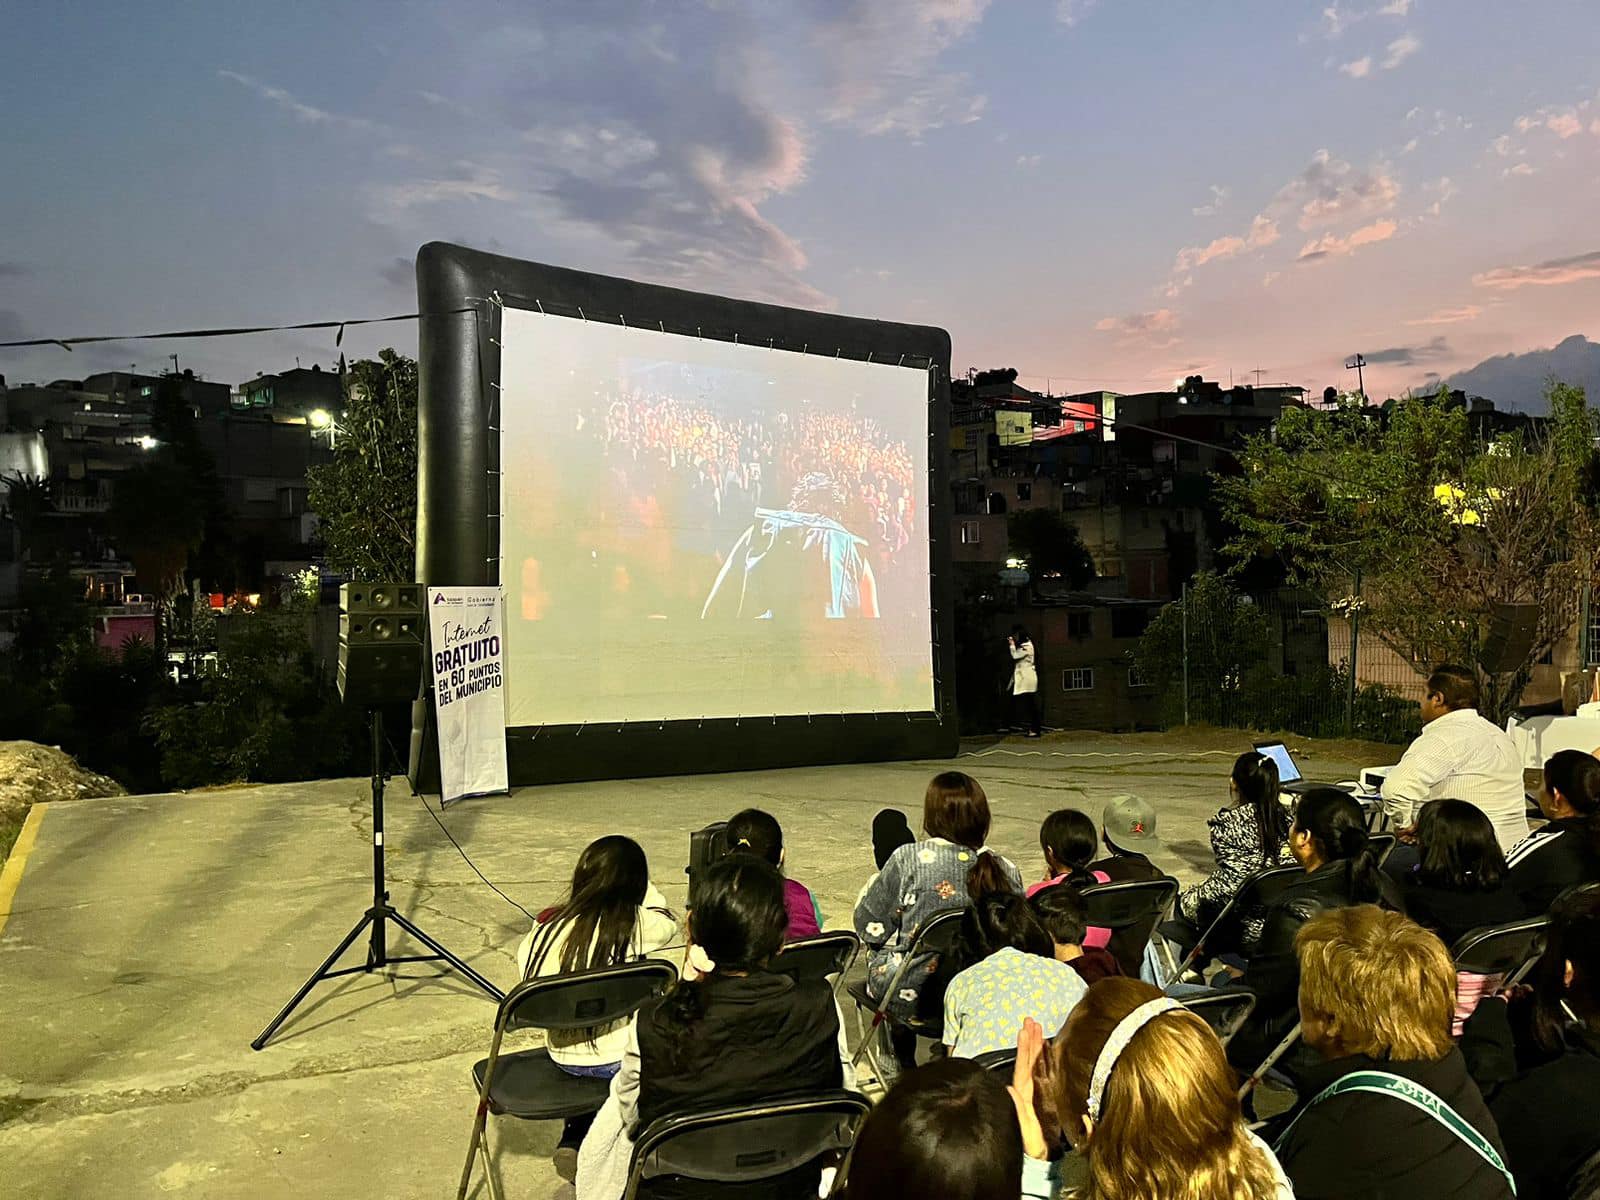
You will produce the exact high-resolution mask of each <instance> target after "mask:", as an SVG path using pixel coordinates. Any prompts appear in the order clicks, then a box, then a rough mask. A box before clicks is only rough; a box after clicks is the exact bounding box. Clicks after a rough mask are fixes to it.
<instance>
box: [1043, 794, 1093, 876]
mask: <svg viewBox="0 0 1600 1200" xmlns="http://www.w3.org/2000/svg"><path fill="white" fill-rule="evenodd" d="M1099 846H1100V839H1099V836H1098V835H1097V834H1096V833H1095V830H1094V819H1093V818H1092V817H1090V816H1089V815H1088V814H1087V813H1081V812H1079V811H1078V810H1077V809H1075V808H1058V809H1056V811H1055V812H1053V813H1051V814H1050V815H1049V816H1048V817H1046V818H1045V819H1044V824H1042V825H1040V826H1039V847H1040V848H1041V849H1042V850H1043V851H1044V861H1045V865H1046V866H1048V867H1049V868H1050V873H1051V874H1052V875H1062V874H1065V873H1068V872H1071V871H1081V870H1082V869H1083V868H1085V867H1087V866H1088V865H1089V864H1090V863H1091V862H1093V861H1094V856H1095V852H1096V850H1098V849H1099Z"/></svg>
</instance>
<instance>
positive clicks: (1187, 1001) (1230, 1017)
mask: <svg viewBox="0 0 1600 1200" xmlns="http://www.w3.org/2000/svg"><path fill="white" fill-rule="evenodd" d="M1179 1003H1181V1004H1182V1005H1183V1006H1184V1007H1185V1008H1187V1009H1188V1010H1189V1011H1190V1012H1192V1013H1194V1015H1195V1016H1197V1017H1200V1018H1201V1019H1202V1020H1204V1021H1205V1023H1206V1024H1207V1025H1209V1026H1211V1028H1212V1030H1213V1031H1214V1032H1215V1033H1216V1035H1217V1037H1218V1039H1220V1040H1221V1042H1222V1044H1223V1045H1224V1046H1226V1045H1227V1044H1228V1043H1229V1042H1231V1041H1232V1040H1233V1035H1234V1034H1236V1033H1238V1032H1239V1030H1241V1029H1243V1028H1244V1023H1245V1022H1246V1021H1248V1020H1249V1019H1250V1014H1251V1013H1252V1012H1254V1011H1255V1007H1256V997H1255V993H1254V992H1245V991H1238V992H1213V993H1212V994H1211V995H1209V996H1184V997H1182V998H1181V999H1180V1001H1179Z"/></svg>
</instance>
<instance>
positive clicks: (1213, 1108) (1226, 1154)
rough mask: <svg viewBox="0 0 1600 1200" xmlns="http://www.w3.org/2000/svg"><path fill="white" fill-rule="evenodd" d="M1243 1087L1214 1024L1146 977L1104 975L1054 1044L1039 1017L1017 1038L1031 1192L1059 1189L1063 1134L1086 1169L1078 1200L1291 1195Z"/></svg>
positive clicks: (1025, 1189) (1281, 1199)
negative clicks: (1250, 1124)
mask: <svg viewBox="0 0 1600 1200" xmlns="http://www.w3.org/2000/svg"><path fill="white" fill-rule="evenodd" d="M1041 1060H1042V1061H1041ZM1236 1087H1237V1084H1236V1083H1235V1081H1234V1076H1233V1071H1232V1070H1231V1069H1230V1068H1229V1066H1228V1060H1227V1056H1226V1055H1225V1054H1224V1053H1223V1049H1222V1043H1221V1042H1219V1041H1218V1040H1217V1035H1216V1034H1215V1033H1214V1032H1212V1030H1211V1027H1210V1026H1209V1025H1207V1024H1206V1023H1205V1021H1203V1020H1202V1019H1201V1018H1199V1017H1198V1016H1196V1015H1195V1014H1194V1013H1191V1012H1189V1011H1188V1010H1186V1009H1185V1008H1184V1007H1183V1006H1182V1005H1180V1004H1179V1003H1178V1002H1177V1001H1176V1000H1171V999H1168V998H1167V997H1165V996H1163V995H1162V994H1161V992H1160V990H1159V989H1157V988H1155V987H1153V986H1151V985H1150V984H1148V983H1143V982H1141V981H1139V980H1137V979H1102V980H1100V981H1099V982H1097V983H1095V984H1094V985H1093V986H1091V987H1090V988H1089V992H1088V994H1087V995H1086V996H1085V997H1084V998H1083V1000H1082V1001H1081V1002H1080V1003H1079V1004H1078V1006H1077V1007H1076V1008H1074V1009H1073V1010H1072V1015H1071V1016H1070V1017H1068V1018H1067V1023H1066V1027H1065V1028H1064V1029H1062V1031H1061V1033H1060V1035H1059V1036H1058V1037H1056V1038H1055V1039H1054V1041H1052V1042H1051V1043H1049V1044H1048V1045H1047V1044H1046V1043H1045V1040H1044V1031H1043V1030H1042V1029H1040V1027H1039V1026H1038V1025H1037V1024H1035V1023H1034V1022H1033V1021H1028V1022H1026V1023H1025V1024H1024V1026H1023V1029H1022V1033H1021V1036H1020V1037H1019V1038H1018V1040H1017V1061H1016V1066H1015V1069H1014V1073H1013V1075H1012V1084H1011V1094H1012V1100H1013V1103H1014V1106H1015V1108H1016V1110H1017V1122H1018V1124H1019V1125H1020V1126H1021V1130H1022V1146H1023V1151H1024V1154H1025V1156H1026V1157H1025V1158H1024V1159H1023V1170H1022V1194H1023V1196H1024V1197H1040V1198H1044V1197H1050V1196H1054V1195H1056V1194H1057V1193H1058V1191H1059V1185H1058V1184H1057V1182H1056V1181H1055V1180H1054V1179H1053V1178H1052V1177H1051V1175H1052V1168H1051V1164H1050V1161H1049V1159H1050V1157H1051V1144H1052V1142H1056V1143H1057V1144H1058V1145H1059V1143H1060V1142H1061V1141H1065V1142H1066V1143H1067V1144H1069V1145H1070V1146H1071V1147H1072V1148H1073V1149H1075V1150H1077V1151H1078V1153H1079V1154H1080V1155H1081V1156H1082V1157H1083V1159H1084V1160H1085V1163H1086V1165H1087V1167H1088V1178H1087V1179H1086V1180H1085V1182H1084V1184H1083V1185H1082V1187H1080V1188H1079V1189H1077V1190H1076V1191H1074V1192H1072V1193H1071V1195H1073V1196H1074V1197H1076V1198H1077V1200H1158V1198H1159V1200H1293V1192H1292V1191H1291V1190H1290V1187H1289V1181H1288V1180H1287V1178H1285V1176H1284V1173H1283V1169H1282V1168H1281V1167H1279V1166H1278V1162H1277V1159H1276V1158H1274V1157H1273V1154H1272V1151H1271V1150H1269V1149H1268V1148H1267V1146H1266V1144H1265V1143H1264V1142H1262V1141H1261V1140H1260V1139H1259V1138H1257V1137H1256V1136H1255V1135H1254V1134H1253V1133H1251V1132H1250V1131H1249V1130H1248V1129H1247V1128H1246V1127H1245V1121H1244V1114H1243V1112H1242V1111H1241V1109H1240V1107H1239V1100H1238V1097H1237V1095H1236V1094H1235V1088H1236ZM1036 1093H1037V1094H1036ZM1041 1116H1043V1118H1044V1119H1043V1120H1042V1121H1041V1119H1040V1118H1041Z"/></svg>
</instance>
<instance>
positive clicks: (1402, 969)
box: [1276, 904, 1513, 1200]
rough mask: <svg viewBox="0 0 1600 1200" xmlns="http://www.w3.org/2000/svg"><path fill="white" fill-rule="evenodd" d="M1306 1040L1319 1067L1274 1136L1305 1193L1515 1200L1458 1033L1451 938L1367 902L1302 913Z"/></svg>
mask: <svg viewBox="0 0 1600 1200" xmlns="http://www.w3.org/2000/svg"><path fill="white" fill-rule="evenodd" d="M1295 945H1296V948H1297V949H1298V951H1299V954H1300V1028H1301V1036H1302V1037H1303V1038H1304V1040H1305V1043H1306V1045H1307V1046H1309V1047H1310V1048H1311V1049H1312V1050H1314V1051H1316V1053H1317V1054H1318V1056H1319V1057H1320V1058H1321V1060H1322V1061H1321V1062H1320V1063H1319V1064H1318V1065H1316V1066H1314V1067H1310V1068H1307V1069H1306V1070H1305V1071H1304V1073H1303V1075H1302V1077H1301V1079H1300V1080H1299V1082H1300V1083H1301V1085H1302V1086H1301V1087H1300V1088H1299V1089H1298V1090H1299V1092H1300V1095H1301V1096H1302V1097H1303V1098H1305V1102H1304V1104H1303V1105H1302V1106H1301V1107H1300V1109H1299V1111H1298V1112H1297V1113H1296V1114H1295V1115H1294V1116H1293V1117H1292V1118H1291V1120H1290V1122H1289V1125H1288V1128H1287V1129H1285V1130H1284V1132H1283V1134H1282V1135H1281V1136H1280V1137H1279V1138H1278V1140H1277V1142H1276V1147H1277V1151H1278V1158H1279V1160H1280V1161H1281V1162H1282V1163H1283V1167H1284V1170H1286V1171H1287V1172H1288V1173H1289V1178H1290V1179H1291V1180H1293V1181H1294V1193H1295V1195H1296V1196H1297V1197H1298V1198H1299V1200H1319V1198H1321V1197H1326V1198H1327V1200H1361V1198H1368V1200H1379V1198H1388V1197H1397V1196H1404V1197H1406V1200H1510V1197H1511V1196H1512V1194H1513V1192H1512V1186H1511V1176H1510V1174H1509V1173H1508V1172H1507V1171H1506V1170H1505V1165H1504V1150H1503V1148H1502V1146H1501V1144H1500V1135H1499V1131H1498V1130H1497V1129H1496V1127H1495V1122H1494V1118H1493V1117H1492V1116H1490V1115H1489V1110H1488V1107H1487V1106H1486V1105H1485V1104H1484V1102H1483V1096H1482V1095H1481V1094H1479V1092H1478V1086H1477V1084H1475V1083H1473V1082H1472V1079H1471V1078H1470V1077H1469V1076H1468V1074H1467V1065H1466V1062H1465V1061H1464V1060H1463V1059H1462V1057H1461V1051H1459V1050H1458V1049H1456V1047H1455V1044H1454V1043H1453V1042H1451V1040H1450V1015H1451V1012H1452V1011H1453V1009H1454V1006H1455V985H1456V979H1455V971H1454V969H1453V968H1452V967H1451V964H1450V956H1449V955H1448V954H1447V953H1445V949H1444V944H1443V943H1442V942H1440V941H1439V939H1438V938H1437V937H1435V936H1434V935H1433V934H1431V933H1429V932H1428V931H1427V930H1425V929H1423V928H1422V927H1421V926H1420V925H1418V924H1416V923H1415V922H1413V921H1411V920H1408V919H1407V918H1406V917H1404V916H1401V915H1400V914H1399V913H1393V912H1384V911H1383V910H1382V909H1380V908H1378V907H1377V906H1375V905H1371V904H1358V905H1354V906H1352V907H1348V908H1341V909H1336V910H1335V911H1333V912H1326V913H1323V914H1322V915H1321V916H1318V917H1316V918H1315V919H1313V920H1311V921H1308V922H1306V924H1305V925H1304V927H1303V928H1302V929H1301V930H1300V932H1299V935H1298V936H1297V937H1296V938H1295Z"/></svg>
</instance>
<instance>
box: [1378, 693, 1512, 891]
mask: <svg viewBox="0 0 1600 1200" xmlns="http://www.w3.org/2000/svg"><path fill="white" fill-rule="evenodd" d="M1420 703H1421V708H1422V733H1421V734H1419V735H1418V736H1417V739H1416V741H1414V742H1412V743H1411V745H1409V746H1407V747H1406V752H1405V753H1404V754H1403V755H1401V756H1400V761H1399V762H1398V763H1396V764H1395V765H1394V766H1393V767H1391V768H1390V770H1389V773H1388V774H1387V775H1386V776H1385V777H1384V780H1383V810H1384V812H1385V813H1387V814H1388V817H1389V819H1390V820H1391V821H1392V822H1394V825H1395V827H1396V830H1397V832H1399V833H1400V834H1401V835H1402V837H1401V840H1402V841H1405V840H1406V839H1407V837H1408V836H1409V834H1410V832H1411V828H1412V825H1413V823H1414V822H1415V821H1416V817H1417V810H1418V809H1419V808H1421V807H1422V805H1423V804H1425V803H1426V802H1427V801H1429V800H1440V799H1443V798H1445V797H1448V796H1453V797H1455V798H1456V799H1458V800H1465V801H1466V802H1467V803H1469V804H1475V805H1477V807H1479V808H1481V809H1482V810H1483V812H1484V815H1485V816H1487V817H1488V818H1489V820H1490V821H1491V822H1493V824H1494V829H1495V837H1496V838H1498V839H1499V842H1500V848H1501V849H1502V850H1510V849H1511V847H1512V846H1514V845H1516V844H1517V842H1519V841H1521V840H1522V839H1523V838H1525V837H1526V836H1527V835H1528V818H1527V816H1526V812H1527V806H1526V804H1525V802H1524V796H1523V791H1522V755H1521V754H1519V753H1518V752H1517V747H1516V744H1515V743H1514V742H1513V741H1512V740H1511V735H1510V734H1509V733H1507V732H1506V731H1505V730H1504V729H1501V728H1500V726H1498V725H1496V724H1495V723H1494V722H1493V721H1488V720H1485V719H1484V718H1483V716H1482V715H1480V714H1479V712H1478V676H1477V673H1476V672H1475V671H1473V670H1472V668H1470V667H1460V666H1452V665H1450V664H1448V663H1447V664H1445V665H1442V666H1439V667H1436V668H1434V671H1433V674H1432V675H1430V676H1428V686H1427V690H1426V694H1425V695H1424V696H1423V697H1422V700H1421V702H1420ZM1414 861H1415V856H1414V855H1413V854H1412V853H1411V851H1410V849H1409V847H1405V846H1402V847H1399V848H1397V849H1396V851H1395V857H1394V858H1393V865H1394V869H1395V870H1396V871H1397V872H1399V871H1403V870H1406V869H1409V867H1410V865H1411V863H1412V862H1414Z"/></svg>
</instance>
